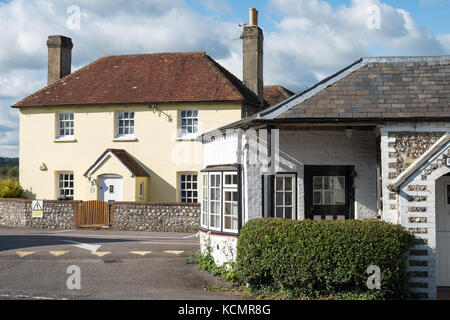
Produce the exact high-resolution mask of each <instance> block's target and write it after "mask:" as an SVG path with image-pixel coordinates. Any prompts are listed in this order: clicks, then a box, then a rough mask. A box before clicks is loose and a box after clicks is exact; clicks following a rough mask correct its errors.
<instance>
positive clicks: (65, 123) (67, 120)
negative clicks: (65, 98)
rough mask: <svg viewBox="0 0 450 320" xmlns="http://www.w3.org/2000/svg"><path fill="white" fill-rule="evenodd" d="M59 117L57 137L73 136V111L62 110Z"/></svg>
mask: <svg viewBox="0 0 450 320" xmlns="http://www.w3.org/2000/svg"><path fill="white" fill-rule="evenodd" d="M57 117H58V128H57V135H56V136H57V138H58V139H64V138H73V136H74V118H73V112H60V113H58V115H57Z"/></svg>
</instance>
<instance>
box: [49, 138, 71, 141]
mask: <svg viewBox="0 0 450 320" xmlns="http://www.w3.org/2000/svg"><path fill="white" fill-rule="evenodd" d="M53 142H77V139H75V138H56V139H53Z"/></svg>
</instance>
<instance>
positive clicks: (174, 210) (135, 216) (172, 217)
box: [111, 202, 200, 232]
mask: <svg viewBox="0 0 450 320" xmlns="http://www.w3.org/2000/svg"><path fill="white" fill-rule="evenodd" d="M199 226H200V204H197V203H195V204H189V203H162V204H158V203H137V202H116V203H114V204H113V205H112V206H111V228H112V229H114V230H128V231H158V232H197V231H198V229H199Z"/></svg>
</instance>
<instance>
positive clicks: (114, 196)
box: [13, 27, 292, 202]
mask: <svg viewBox="0 0 450 320" xmlns="http://www.w3.org/2000/svg"><path fill="white" fill-rule="evenodd" d="M256 28H257V27H256ZM258 29H259V28H258ZM259 30H260V29H259ZM255 37H258V34H256V35H255ZM255 37H252V36H251V35H250V36H247V37H246V38H245V39H244V83H247V84H248V86H249V87H247V86H246V85H244V83H243V82H241V81H240V80H239V79H238V78H236V77H235V76H234V75H232V74H231V73H230V72H228V71H227V70H226V69H225V68H223V67H222V66H220V65H219V64H218V63H217V62H215V61H214V60H213V59H211V58H210V57H209V56H208V55H206V54H205V53H204V52H194V53H158V54H141V55H124V56H109V57H102V58H100V59H98V60H96V61H94V62H93V63H91V64H89V65H87V66H85V67H83V68H81V69H79V70H78V71H76V72H74V73H71V72H70V65H71V49H72V47H73V45H72V41H71V39H70V38H67V37H63V36H50V37H49V39H48V41H47V45H48V50H49V64H48V79H49V80H48V82H49V83H48V86H47V87H45V88H43V89H42V90H39V91H38V92H36V93H33V94H31V95H30V96H28V97H27V98H25V99H23V100H22V101H20V102H18V103H17V104H15V105H14V106H13V107H14V108H18V109H19V112H20V183H21V186H22V187H23V188H24V190H26V195H27V197H29V198H33V199H58V198H61V197H63V198H64V197H65V198H66V199H76V200H85V201H86V200H104V201H110V200H114V201H144V202H197V201H198V199H199V189H200V186H199V183H198V174H199V171H200V170H201V169H202V162H203V154H202V145H201V143H200V142H197V141H195V139H196V138H197V137H198V136H199V135H200V134H202V133H204V132H208V131H211V130H213V129H215V128H218V127H221V126H223V125H225V124H228V123H231V122H234V121H237V120H239V119H241V118H242V117H245V116H248V115H251V114H253V113H254V112H256V111H259V110H261V109H262V107H263V104H265V105H266V106H267V103H266V102H265V100H264V99H263V98H262V97H263V92H262V90H258V89H255V92H253V91H252V90H250V89H249V88H251V86H252V83H262V79H259V78H257V79H256V80H255V81H253V82H252V81H250V80H251V79H252V77H258V76H259V77H261V74H262V73H261V72H259V71H258V69H257V68H259V67H262V52H259V51H258V48H257V47H256V48H255V49H247V51H246V48H248V47H249V46H248V44H249V43H250V44H251V43H252V42H254V41H259V42H258V43H261V42H262V38H261V37H262V35H261V34H259V37H260V38H259V39H255ZM246 45H247V46H246ZM249 55H251V56H249ZM245 57H248V58H247V60H246V59H245ZM253 59H256V60H257V61H258V63H257V64H256V67H255V68H256V69H255V70H254V71H253V70H252V67H253V65H254V64H252V60H253ZM246 61H247V62H246ZM246 70H247V71H246ZM249 71H250V72H249ZM246 78H247V80H245V79H246ZM249 79H250V80H249ZM282 91H283V90H282ZM268 92H269V90H268ZM270 92H272V93H271V94H272V95H275V93H273V92H274V90H273V87H272V88H271V90H270ZM283 92H284V94H286V90H284V91H283ZM276 94H277V97H276V98H278V100H280V99H281V100H282V99H284V98H285V97H283V96H282V94H280V91H279V92H276ZM288 94H292V93H290V92H289V93H288ZM280 95H281V96H280ZM268 98H269V99H270V98H272V100H273V98H274V97H268ZM269 99H267V100H269Z"/></svg>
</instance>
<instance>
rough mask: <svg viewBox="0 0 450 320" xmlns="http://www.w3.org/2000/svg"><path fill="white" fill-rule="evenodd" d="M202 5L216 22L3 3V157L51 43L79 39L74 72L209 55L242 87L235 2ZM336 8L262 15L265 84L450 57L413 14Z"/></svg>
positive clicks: (286, 5) (370, 0)
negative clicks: (159, 56)
mask: <svg viewBox="0 0 450 320" xmlns="http://www.w3.org/2000/svg"><path fill="white" fill-rule="evenodd" d="M196 1H197V2H198V3H199V4H201V5H203V6H204V8H205V9H206V11H209V12H211V14H212V15H213V16H208V15H201V14H200V13H198V12H195V11H194V10H193V9H192V8H191V7H189V5H188V4H187V3H186V2H185V1H184V0H171V1H160V0H115V1H110V0H96V1H92V0H58V1H54V0H10V1H8V2H6V3H2V2H0V30H7V31H8V32H1V33H0V41H1V43H2V46H1V47H0V112H1V114H2V117H1V118H0V132H2V136H1V137H0V155H1V154H2V153H4V152H8V153H11V152H14V150H16V152H17V150H18V148H17V145H18V138H17V137H18V112H17V110H13V109H11V108H10V106H11V105H12V104H14V103H15V102H17V101H18V100H20V99H22V98H24V97H25V96H27V95H28V94H30V93H32V92H34V91H36V90H38V89H39V88H41V87H43V86H44V85H45V83H46V76H47V70H46V68H47V47H46V45H45V42H46V40H47V37H48V35H50V34H63V35H66V36H69V37H71V38H72V39H73V42H74V49H73V52H72V57H73V66H74V67H73V69H74V70H75V69H77V68H79V67H81V66H84V65H86V64H88V63H90V62H92V61H93V60H95V59H97V58H99V57H101V56H105V55H115V54H132V53H149V52H176V51H206V52H207V53H208V54H209V55H211V56H212V57H213V58H214V59H216V60H217V61H218V62H219V63H221V64H222V65H223V66H224V67H226V68H227V69H229V70H230V71H231V72H233V73H234V74H235V75H236V76H238V77H241V76H242V42H241V40H240V39H239V36H240V33H241V31H242V30H241V29H240V28H238V27H237V25H238V23H240V22H241V21H239V18H236V19H235V20H232V21H224V20H223V19H220V18H218V14H219V13H220V12H218V11H215V10H216V9H218V8H220V10H221V12H222V13H223V12H225V13H227V12H232V10H231V8H230V5H229V2H228V1H227V0H220V2H219V4H217V2H216V1H214V2H212V1H211V0H196ZM214 3H216V4H214ZM329 3H331V1H328V2H327V1H322V0H269V6H268V9H267V11H266V12H262V14H264V15H265V16H266V17H268V16H271V18H272V20H271V21H273V24H274V25H273V26H266V28H267V30H265V47H264V54H265V56H264V61H265V63H264V80H265V83H266V84H281V85H284V86H286V87H288V88H289V89H291V90H294V91H298V90H300V89H302V88H304V87H306V86H308V85H311V84H313V83H314V82H316V81H317V80H320V79H322V78H324V77H326V76H328V75H330V74H332V73H334V72H336V71H337V70H339V69H340V68H342V67H344V66H346V65H348V64H350V63H351V62H353V61H355V60H357V59H358V58H360V57H361V56H368V55H371V54H373V53H375V54H379V55H381V54H382V55H439V54H445V53H449V52H450V35H440V36H438V37H436V36H435V35H434V34H433V33H432V32H431V30H430V29H429V28H427V27H425V26H420V25H418V24H417V22H416V21H415V20H414V18H413V17H412V16H411V15H410V14H409V13H408V12H407V11H405V10H402V9H399V8H394V7H393V6H391V5H388V4H386V3H385V2H382V1H380V0H353V1H352V2H351V3H350V4H349V5H347V6H340V7H332V6H331V5H330V4H329ZM71 5H75V6H77V7H78V8H79V10H80V16H79V18H80V19H79V21H80V28H79V29H78V28H75V29H73V28H72V29H69V28H68V24H67V22H68V19H69V20H70V18H73V15H74V12H72V11H71V12H68V11H67V10H68V8H69V6H71ZM373 6H376V7H377V8H379V10H380V28H379V29H377V28H375V29H374V28H369V27H368V19H369V18H370V15H371V13H370V12H371V11H370V10H369V9H370V8H371V7H373ZM224 8H225V9H224ZM224 10H225V11H224ZM368 10H369V11H368ZM219 17H220V15H219ZM273 17H276V18H273ZM228 19H233V18H228ZM262 28H264V25H263V26H262ZM14 148H15V149H14ZM3 150H6V151H3Z"/></svg>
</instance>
